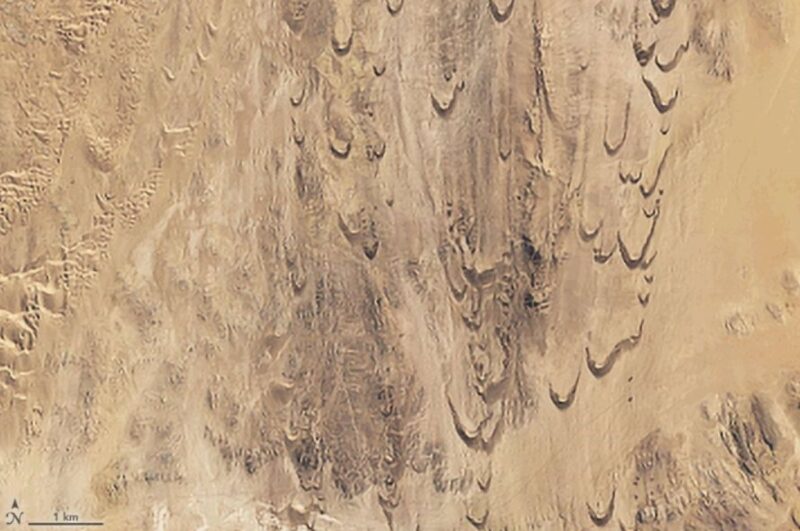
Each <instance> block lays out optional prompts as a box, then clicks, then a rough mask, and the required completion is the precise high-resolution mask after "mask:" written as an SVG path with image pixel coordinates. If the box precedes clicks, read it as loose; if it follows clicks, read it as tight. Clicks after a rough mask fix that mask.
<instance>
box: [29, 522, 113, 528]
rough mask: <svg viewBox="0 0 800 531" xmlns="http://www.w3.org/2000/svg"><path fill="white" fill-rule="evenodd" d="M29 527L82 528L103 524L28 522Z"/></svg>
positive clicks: (101, 523)
mask: <svg viewBox="0 0 800 531" xmlns="http://www.w3.org/2000/svg"><path fill="white" fill-rule="evenodd" d="M28 525H29V526H31V527H44V526H60V527H67V526H71V527H82V526H101V525H103V522H28Z"/></svg>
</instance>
